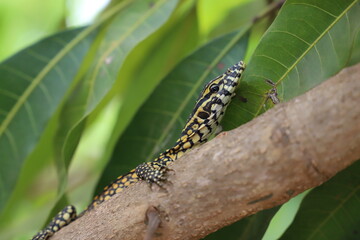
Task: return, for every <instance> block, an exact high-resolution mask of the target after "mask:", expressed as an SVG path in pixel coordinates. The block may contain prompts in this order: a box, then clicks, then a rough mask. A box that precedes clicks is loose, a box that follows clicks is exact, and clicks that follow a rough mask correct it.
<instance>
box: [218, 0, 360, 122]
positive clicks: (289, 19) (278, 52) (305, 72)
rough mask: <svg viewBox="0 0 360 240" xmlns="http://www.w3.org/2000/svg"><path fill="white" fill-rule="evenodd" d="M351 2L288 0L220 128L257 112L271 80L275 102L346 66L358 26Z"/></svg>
mask: <svg viewBox="0 0 360 240" xmlns="http://www.w3.org/2000/svg"><path fill="white" fill-rule="evenodd" d="M359 16H360V4H359V2H358V1H357V0H344V1H337V0H331V1H330V0H327V1H318V0H289V1H287V2H286V3H285V4H284V6H283V7H282V9H281V11H280V13H279V15H278V17H277V18H276V19H275V21H274V22H273V24H272V25H271V26H270V28H269V29H268V30H267V32H266V34H264V36H263V38H262V40H261V41H260V43H259V45H258V47H257V49H256V50H255V51H254V54H253V56H252V58H251V60H250V62H249V64H248V67H247V69H246V71H245V72H244V77H243V80H242V82H241V85H240V88H239V89H238V91H237V94H238V96H240V97H241V98H242V99H243V100H244V101H243V102H235V103H234V104H231V105H230V106H229V109H228V110H227V113H228V115H229V117H228V118H227V119H224V121H223V123H222V124H223V126H224V129H231V128H234V127H237V126H239V125H241V124H242V123H245V122H247V121H249V120H251V119H252V118H254V117H256V116H258V115H259V114H260V113H262V112H263V111H264V104H266V103H267V104H270V105H271V101H270V100H268V99H267V93H268V92H269V90H270V89H271V88H272V86H270V85H269V84H267V83H266V82H265V80H267V79H270V80H272V81H273V82H274V83H275V84H276V86H277V91H278V94H279V98H280V100H281V101H287V100H289V99H291V98H293V97H295V96H298V95H300V94H302V93H304V92H306V91H308V90H309V89H311V88H313V87H315V86H316V85H318V84H319V83H321V82H322V81H324V80H326V79H327V78H329V77H330V76H332V75H334V74H335V73H337V72H338V71H340V70H341V69H342V68H343V67H345V66H346V65H347V64H348V61H349V58H350V57H351V53H352V51H353V46H354V41H355V37H356V35H357V33H358V31H359V25H360V20H359Z"/></svg>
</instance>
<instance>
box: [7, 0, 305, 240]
mask: <svg viewBox="0 0 360 240" xmlns="http://www.w3.org/2000/svg"><path fill="white" fill-rule="evenodd" d="M108 4H110V0H51V1H43V0H0V46H1V47H0V61H3V60H4V59H6V58H8V57H10V56H11V55H13V54H15V53H16V52H17V51H19V50H21V49H23V48H25V47H27V46H29V45H31V44H33V43H35V42H37V41H38V40H40V39H43V38H45V37H47V36H50V35H52V34H54V33H56V32H59V31H62V30H65V29H68V28H73V27H79V26H86V25H88V24H91V23H92V22H93V21H94V20H95V19H96V17H97V16H98V14H99V13H101V12H102V11H103V10H104V9H105V8H106V6H107V5H108ZM242 4H248V5H249V8H248V9H249V11H248V13H246V14H239V13H237V12H236V11H234V9H236V7H237V6H240V5H242ZM266 4H268V1H265V0H254V1H251V0H243V1H239V0H227V1H212V0H200V1H199V3H198V5H197V7H198V8H197V18H198V21H197V22H198V26H197V28H198V29H197V31H198V38H197V39H196V38H195V41H196V43H194V44H193V45H192V46H191V47H189V49H188V52H185V53H183V55H186V54H188V53H189V52H191V51H192V50H194V49H196V47H198V46H200V45H201V44H202V43H204V42H206V41H208V40H210V39H212V38H214V37H216V36H220V35H221V34H224V33H227V32H230V31H232V30H234V29H236V26H237V25H236V24H237V23H239V22H241V21H243V22H244V21H248V20H249V19H251V18H252V17H253V14H254V13H257V12H260V10H261V9H262V8H263V7H264V6H265V5H266ZM231 18H235V19H236V21H231ZM225 19H226V21H227V22H234V24H233V25H231V24H230V25H227V26H226V27H219V26H221V24H220V23H221V22H222V21H224V20H225ZM266 26H267V24H264V25H263V27H261V26H260V28H259V29H260V30H259V31H258V36H257V37H254V38H252V42H251V43H250V46H251V45H252V48H254V47H256V44H257V43H258V40H259V39H260V37H261V35H262V33H263V32H264V30H265V29H264V28H265V27H266ZM254 35H255V36H256V32H254ZM119 104H121V101H112V102H110V104H109V105H108V106H107V107H106V110H105V111H104V112H102V113H101V114H99V115H98V117H97V118H96V119H94V120H93V121H92V124H91V127H89V128H87V130H86V132H85V133H84V134H83V137H82V140H81V143H80V145H79V147H78V149H77V152H76V154H75V157H74V160H73V161H72V165H71V167H70V173H69V176H70V177H69V183H68V190H67V191H68V193H69V198H70V199H69V201H70V202H73V203H74V204H75V205H76V206H77V207H79V208H80V209H83V208H84V207H86V206H87V204H88V203H89V201H90V199H91V198H92V192H88V190H87V189H89V188H93V187H94V186H95V185H96V183H97V179H98V178H99V175H100V174H101V170H102V169H103V167H104V165H105V164H106V163H102V162H100V160H101V155H102V154H103V152H104V148H106V146H105V145H103V144H99V143H106V142H107V139H108V138H109V135H110V131H111V130H112V129H113V125H114V124H115V122H116V119H115V118H116V116H117V114H116V110H115V111H114V109H118V105H119ZM85 159H86V162H85ZM46 164H47V165H46V166H42V167H43V170H42V171H41V174H39V177H37V178H36V179H35V180H34V183H33V184H32V186H33V187H32V188H31V189H28V194H29V195H28V196H25V198H24V199H23V201H22V202H21V203H18V204H17V205H16V209H15V208H11V209H10V208H8V209H6V211H5V213H4V216H2V218H1V219H0V221H1V222H0V239H4V240H5V239H19V240H20V239H28V238H29V236H31V235H32V234H34V229H36V227H35V226H38V225H39V223H37V221H40V220H38V218H37V217H39V216H43V215H44V214H47V212H48V209H49V208H50V209H51V207H52V202H53V201H54V199H55V198H56V191H57V187H56V186H57V182H56V177H55V175H56V173H55V172H56V170H55V167H54V166H53V164H54V163H50V164H49V163H48V162H46ZM50 175H51V176H54V177H51V178H49V176H50ZM20 192H21V191H20ZM33 194H34V195H36V196H39V195H40V196H41V198H38V199H37V200H36V201H34V202H30V201H27V200H26V199H31V198H32V195H33ZM15 195H16V194H15ZM303 195H304V194H302V195H301V196H298V197H297V198H295V199H293V200H292V201H290V202H289V203H287V204H286V205H285V206H283V207H282V209H281V211H279V212H278V214H277V215H276V217H275V218H274V219H273V220H272V222H271V229H270V230H268V231H267V233H266V235H265V236H264V238H263V239H265V240H270V239H277V237H278V236H280V234H281V233H282V231H283V230H284V228H286V226H287V225H289V224H290V221H291V219H292V218H293V215H294V213H295V211H296V209H297V208H298V205H299V203H300V201H301V199H302V197H303ZM14 198H15V197H14ZM17 199H18V198H17ZM44 203H48V209H42V208H41V207H40V206H43V205H44ZM45 205H46V204H45ZM39 219H42V217H40V218H39Z"/></svg>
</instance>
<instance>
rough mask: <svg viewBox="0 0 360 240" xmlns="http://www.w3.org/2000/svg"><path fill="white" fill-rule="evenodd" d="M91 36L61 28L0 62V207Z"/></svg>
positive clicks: (74, 71)
mask: <svg viewBox="0 0 360 240" xmlns="http://www.w3.org/2000/svg"><path fill="white" fill-rule="evenodd" d="M92 38H93V35H92V34H91V33H90V32H87V34H86V35H85V34H83V30H82V29H75V30H72V31H67V32H64V33H60V34H57V35H55V36H53V37H50V38H47V39H45V40H43V41H41V42H39V43H37V44H35V45H33V46H31V47H29V48H27V49H25V50H23V51H21V52H20V53H18V54H16V55H15V56H13V57H11V58H10V59H8V60H6V61H5V62H3V63H1V64H0V76H1V81H0V149H1V150H0V165H1V168H0V192H1V195H0V210H2V209H3V207H4V205H5V203H6V201H7V200H8V198H9V196H10V194H11V193H12V191H13V189H14V187H15V183H16V181H17V178H18V176H19V172H20V169H21V167H22V165H23V163H24V160H25V159H26V158H27V156H28V155H29V154H30V153H31V152H32V150H33V149H34V147H35V146H36V144H37V142H38V140H39V138H40V136H41V134H42V132H43V130H44V128H45V126H46V124H47V122H48V121H49V119H50V118H51V117H52V115H53V114H54V112H55V110H56V109H57V108H58V106H59V104H60V103H61V101H62V98H63V97H64V95H65V94H66V92H67V91H68V89H69V88H70V86H71V85H72V82H73V78H74V76H75V74H76V72H77V70H78V67H79V66H80V64H81V62H82V60H83V57H84V56H85V54H86V53H87V51H88V49H89V46H90V44H91V43H92Z"/></svg>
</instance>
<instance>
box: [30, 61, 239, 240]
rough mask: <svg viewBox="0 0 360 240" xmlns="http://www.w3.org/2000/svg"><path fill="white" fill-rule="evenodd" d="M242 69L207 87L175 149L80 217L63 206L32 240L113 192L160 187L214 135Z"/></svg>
mask: <svg viewBox="0 0 360 240" xmlns="http://www.w3.org/2000/svg"><path fill="white" fill-rule="evenodd" d="M244 68H245V64H244V63H243V62H242V61H240V62H239V63H237V64H235V65H233V66H232V67H230V68H229V69H228V70H227V71H226V72H225V73H223V74H222V75H220V76H218V77H217V78H215V79H213V80H211V81H210V82H209V83H208V84H206V86H205V87H204V89H203V90H202V92H201V94H200V96H199V98H198V100H197V102H196V105H195V107H194V110H193V112H192V113H191V114H190V117H189V119H188V120H187V122H186V125H185V127H184V129H183V130H182V132H181V136H180V138H179V139H178V140H177V141H176V143H175V146H174V147H172V148H170V149H167V150H166V151H165V152H163V153H161V154H160V156H159V157H158V158H156V159H155V160H154V161H152V162H148V163H143V164H140V165H139V166H137V167H136V168H135V169H133V170H131V171H130V172H129V173H127V174H125V175H122V176H119V177H118V178H117V179H116V180H115V181H114V182H112V183H110V184H109V185H108V186H106V187H105V188H104V191H103V192H102V193H100V194H99V195H97V196H96V197H95V198H94V200H93V201H92V203H91V204H90V205H89V206H88V208H87V209H86V210H85V211H83V212H82V213H81V214H80V215H79V216H76V210H75V208H74V207H73V206H67V207H65V208H64V209H63V210H62V211H61V212H60V213H58V214H57V215H56V216H55V217H54V219H53V220H52V221H51V222H50V223H49V225H48V226H47V227H46V228H45V229H44V230H42V231H40V232H39V233H38V234H37V235H35V236H34V237H33V239H32V240H46V239H48V238H49V237H51V236H52V235H53V234H54V233H55V232H57V231H59V230H60V228H61V227H63V226H65V225H67V224H69V223H70V222H71V221H73V220H75V219H77V218H78V217H80V216H82V215H83V214H84V213H85V212H87V211H88V210H90V209H92V208H94V207H95V206H96V205H98V204H99V203H102V202H104V201H106V200H108V199H110V198H111V197H112V196H113V195H115V194H116V193H119V192H121V191H122V190H123V189H125V188H127V187H129V186H130V185H132V184H134V183H136V182H138V181H140V180H145V181H147V182H148V183H156V184H158V185H162V184H163V182H164V181H165V180H166V177H165V172H166V170H167V166H168V165H169V164H170V163H171V162H173V161H175V160H176V159H178V158H179V157H181V156H182V155H183V154H184V153H185V152H187V151H189V150H190V149H191V148H193V147H194V146H197V145H200V144H202V143H204V142H206V141H207V140H208V139H209V138H210V136H211V135H212V134H213V133H214V132H215V130H216V128H217V127H218V126H219V122H220V121H221V119H222V117H223V115H224V113H225V110H226V107H227V106H228V104H229V103H230V100H231V98H232V97H233V96H234V95H235V93H234V92H235V89H236V87H237V85H238V83H239V78H240V76H241V74H242V72H243V71H244Z"/></svg>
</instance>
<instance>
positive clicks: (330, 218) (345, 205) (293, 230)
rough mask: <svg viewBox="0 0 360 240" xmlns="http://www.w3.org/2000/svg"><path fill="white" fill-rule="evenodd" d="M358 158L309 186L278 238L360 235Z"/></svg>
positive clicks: (356, 237)
mask: <svg viewBox="0 0 360 240" xmlns="http://www.w3.org/2000/svg"><path fill="white" fill-rule="evenodd" d="M359 227H360V161H357V162H355V163H354V164H353V165H352V166H350V167H348V168H347V169H345V170H344V171H342V172H340V173H338V174H337V175H336V176H335V177H334V178H332V179H331V180H329V181H328V182H326V183H324V184H323V185H321V186H319V187H317V188H315V189H313V190H312V191H311V192H310V193H309V194H308V195H307V196H306V197H305V199H304V201H303V202H302V203H301V206H300V209H299V212H298V214H297V216H296V217H295V220H294V222H293V224H292V225H291V226H290V228H289V229H288V230H287V231H286V232H285V234H284V235H283V236H282V237H281V239H284V240H285V239H309V240H311V239H316V240H322V239H326V240H327V239H332V240H337V239H339V240H343V239H347V240H351V239H353V240H356V239H359V238H360V231H359V230H360V228H359Z"/></svg>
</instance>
